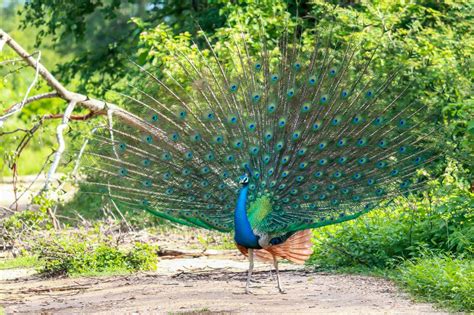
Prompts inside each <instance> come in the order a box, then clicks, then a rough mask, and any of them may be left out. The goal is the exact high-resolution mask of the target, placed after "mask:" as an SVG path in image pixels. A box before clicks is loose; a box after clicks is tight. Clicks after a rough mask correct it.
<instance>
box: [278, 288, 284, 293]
mask: <svg viewBox="0 0 474 315" xmlns="http://www.w3.org/2000/svg"><path fill="white" fill-rule="evenodd" d="M278 292H280V293H281V294H286V291H285V290H283V289H282V288H278Z"/></svg>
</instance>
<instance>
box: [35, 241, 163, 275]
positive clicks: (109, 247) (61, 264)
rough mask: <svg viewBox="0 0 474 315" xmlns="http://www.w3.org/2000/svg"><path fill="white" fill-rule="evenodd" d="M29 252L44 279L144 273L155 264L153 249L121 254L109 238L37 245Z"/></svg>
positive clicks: (143, 247)
mask: <svg viewBox="0 0 474 315" xmlns="http://www.w3.org/2000/svg"><path fill="white" fill-rule="evenodd" d="M33 251H34V253H35V254H36V255H37V256H38V259H39V262H40V267H39V268H38V271H39V272H40V273H42V274H44V275H48V276H57V275H78V274H97V273H122V272H132V271H140V270H142V271H148V270H155V269H156V265H157V262H158V256H157V254H156V251H157V247H156V246H152V245H147V244H142V243H135V244H134V245H133V246H132V248H130V249H128V250H125V249H121V248H119V247H118V245H117V244H116V243H115V242H114V241H113V240H112V238H103V237H102V236H101V235H99V237H96V238H94V236H93V235H92V236H91V235H90V234H72V235H68V236H62V237H59V239H57V240H55V241H51V240H48V241H40V242H38V243H37V244H36V245H35V246H34V249H33Z"/></svg>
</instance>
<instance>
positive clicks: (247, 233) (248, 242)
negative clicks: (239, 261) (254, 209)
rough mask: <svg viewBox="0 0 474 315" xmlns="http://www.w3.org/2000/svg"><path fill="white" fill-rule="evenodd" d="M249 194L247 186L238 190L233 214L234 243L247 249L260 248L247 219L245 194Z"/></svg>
mask: <svg viewBox="0 0 474 315" xmlns="http://www.w3.org/2000/svg"><path fill="white" fill-rule="evenodd" d="M248 192H249V187H248V185H245V186H243V187H242V189H240V192H239V198H238V199H237V206H236V208H235V212H234V227H235V236H234V239H235V242H236V243H237V244H239V245H242V246H245V247H247V248H260V246H259V245H258V238H257V237H256V236H255V234H253V231H252V227H251V226H250V222H249V219H248V218H247V210H246V206H245V205H246V204H247V194H248Z"/></svg>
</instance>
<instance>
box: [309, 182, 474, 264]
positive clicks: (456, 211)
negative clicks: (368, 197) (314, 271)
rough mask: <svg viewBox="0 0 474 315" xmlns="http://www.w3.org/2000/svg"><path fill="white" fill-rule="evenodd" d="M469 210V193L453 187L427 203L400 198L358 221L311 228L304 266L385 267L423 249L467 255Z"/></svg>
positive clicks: (472, 204)
mask: <svg viewBox="0 0 474 315" xmlns="http://www.w3.org/2000/svg"><path fill="white" fill-rule="evenodd" d="M439 193H440V194H442V195H444V194H446V192H445V191H442V190H440V191H439ZM472 209H474V197H473V194H472V193H469V192H465V191H461V190H454V191H452V192H451V193H450V194H448V195H447V197H436V196H435V197H431V202H430V203H427V202H426V201H414V200H412V201H409V202H406V201H403V202H399V203H398V204H394V205H393V206H391V207H388V208H385V209H379V210H376V211H373V212H371V213H369V214H367V215H364V216H362V217H360V218H359V219H357V220H353V221H349V222H345V223H341V224H338V225H333V226H326V227H323V228H320V229H316V230H315V231H314V254H313V255H312V256H311V259H310V261H309V264H314V265H318V266H320V267H322V268H325V269H332V268H339V267H348V266H349V267H351V266H360V265H364V266H366V267H379V268H386V267H391V266H394V265H395V264H396V263H397V262H399V261H401V260H402V259H409V258H415V257H419V256H420V255H421V253H423V251H426V250H430V251H433V252H437V253H452V254H455V255H461V254H463V255H467V256H472V255H474V213H473V211H472Z"/></svg>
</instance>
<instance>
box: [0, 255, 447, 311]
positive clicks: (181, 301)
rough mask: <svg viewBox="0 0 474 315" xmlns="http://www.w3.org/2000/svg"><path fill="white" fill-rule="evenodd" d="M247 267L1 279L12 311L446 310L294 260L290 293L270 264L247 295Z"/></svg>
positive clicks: (183, 263)
mask: <svg viewBox="0 0 474 315" xmlns="http://www.w3.org/2000/svg"><path fill="white" fill-rule="evenodd" d="M246 268H247V263H246V261H245V260H242V259H240V258H237V256H234V255H228V254H226V255H224V256H215V257H213V256H210V257H198V258H180V259H162V260H161V261H160V263H159V269H158V271H157V272H153V273H141V274H134V275H129V276H113V277H100V278H98V277H87V278H61V279H41V278H38V277H37V276H34V275H31V274H30V275H28V273H29V271H28V270H23V271H21V270H20V271H18V270H17V271H16V274H11V276H10V277H9V278H12V277H17V278H15V279H10V280H2V281H0V304H2V305H3V307H4V310H5V313H6V314H17V313H18V314H33V313H41V314H75V313H87V314H123V313H127V314H149V313H158V314H169V313H173V314H174V313H197V314H201V313H204V314H208V313H210V314H212V313H218V314H228V313H231V314H234V313H235V314H239V313H265V314H275V313H278V314H296V313H300V314H301V313H305V314H435V313H436V314H446V313H443V312H439V311H437V310H435V309H434V308H433V307H432V306H431V305H429V304H421V303H413V302H412V301H411V300H410V299H409V297H407V296H406V295H405V294H402V293H400V292H399V291H398V290H397V288H396V287H395V286H394V285H393V284H392V283H390V282H389V281H386V280H382V279H378V278H373V277H366V276H352V275H334V274H327V273H318V272H316V273H315V272H312V271H309V270H305V269H304V268H303V267H299V266H295V265H291V264H282V269H283V271H282V274H281V276H282V280H283V285H284V288H285V290H286V294H279V293H278V291H277V289H276V287H275V281H274V280H273V279H272V275H271V274H270V272H269V271H268V270H269V266H268V265H263V264H257V272H256V273H255V276H254V279H255V282H254V283H252V294H250V295H247V294H244V281H245V278H246V272H245V270H246ZM7 272H11V271H7ZM3 273H4V274H5V271H3ZM22 273H24V274H23V275H22ZM7 277H8V275H6V276H5V275H4V278H7Z"/></svg>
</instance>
